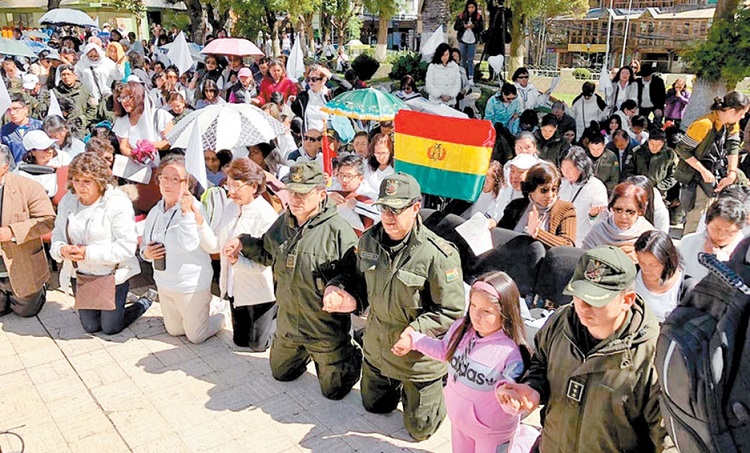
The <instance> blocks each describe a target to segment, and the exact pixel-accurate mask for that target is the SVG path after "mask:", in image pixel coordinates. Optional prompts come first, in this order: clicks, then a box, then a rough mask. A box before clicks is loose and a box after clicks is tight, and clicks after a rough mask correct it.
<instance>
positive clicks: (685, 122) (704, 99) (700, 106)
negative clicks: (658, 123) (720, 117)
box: [682, 0, 740, 129]
mask: <svg viewBox="0 0 750 453" xmlns="http://www.w3.org/2000/svg"><path fill="white" fill-rule="evenodd" d="M739 5H740V0H718V2H717V3H716V11H715V12H714V22H716V21H717V20H719V19H724V20H733V19H734V13H735V11H737V8H738V7H739ZM734 87H735V85H734V84H732V85H731V86H730V85H728V84H727V83H726V82H725V81H722V80H718V81H709V80H705V79H703V78H696V80H695V82H694V83H693V92H692V94H691V95H690V101H689V102H688V104H687V106H685V111H684V112H683V114H682V127H683V129H684V128H687V126H689V125H690V123H692V122H693V121H695V120H696V119H698V118H700V117H701V116H703V115H705V114H706V113H708V110H709V107H710V106H711V104H712V103H713V100H714V98H715V97H717V96H724V95H725V94H727V93H728V92H729V91H731V90H733V89H734Z"/></svg>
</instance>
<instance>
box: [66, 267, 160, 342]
mask: <svg viewBox="0 0 750 453" xmlns="http://www.w3.org/2000/svg"><path fill="white" fill-rule="evenodd" d="M71 284H72V285H73V295H75V287H76V281H75V279H73V280H72V281H71ZM128 289H130V281H129V280H128V281H126V282H124V283H121V284H119V285H117V286H115V309H114V310H78V316H79V317H80V318H81V325H82V326H83V330H85V331H86V332H88V333H95V332H99V331H101V332H102V333H104V334H106V335H114V334H117V333H120V332H121V331H122V329H124V328H126V327H127V326H129V325H130V324H132V323H133V321H135V320H136V319H138V318H139V317H140V316H141V315H142V314H143V313H145V312H146V310H148V307H147V306H145V305H144V304H143V303H142V302H141V301H137V302H135V303H133V304H132V305H130V306H128V307H125V301H126V300H127V297H128Z"/></svg>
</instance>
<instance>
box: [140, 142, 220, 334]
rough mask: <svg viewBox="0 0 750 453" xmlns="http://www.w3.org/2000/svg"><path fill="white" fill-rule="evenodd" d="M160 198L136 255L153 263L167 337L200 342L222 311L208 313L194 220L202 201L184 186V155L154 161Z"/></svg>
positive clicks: (207, 276) (205, 268)
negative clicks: (179, 336)
mask: <svg viewBox="0 0 750 453" xmlns="http://www.w3.org/2000/svg"><path fill="white" fill-rule="evenodd" d="M157 180H158V181H159V190H160V191H161V195H162V199H161V200H160V201H159V202H158V203H157V204H156V206H154V207H153V208H152V209H151V211H150V212H149V213H148V217H146V222H145V224H144V227H143V240H142V242H141V257H142V258H143V259H145V260H146V261H150V262H152V263H153V264H154V281H156V288H157V290H158V291H159V303H160V305H161V312H162V316H163V317H164V326H165V327H166V328H167V332H168V333H169V334H170V335H172V336H178V335H185V336H186V337H187V339H188V340H189V341H190V342H191V343H202V342H204V341H206V339H208V338H209V337H211V336H212V335H214V334H216V333H217V332H219V331H220V330H221V329H222V328H224V324H225V317H224V314H223V313H216V314H213V315H211V314H210V313H209V312H210V304H211V297H212V296H211V278H212V277H213V269H212V268H211V256H210V255H209V253H208V252H207V251H206V250H204V249H203V247H202V244H201V235H200V233H199V225H204V227H205V228H208V227H207V225H205V222H204V219H205V218H206V214H205V211H204V210H203V205H201V204H200V202H198V200H196V199H195V197H193V195H192V194H191V193H190V191H189V190H188V181H189V175H188V173H187V170H186V169H185V158H184V157H183V156H180V155H175V154H171V155H169V156H167V157H165V158H164V159H162V161H161V162H160V163H159V167H158V169H157Z"/></svg>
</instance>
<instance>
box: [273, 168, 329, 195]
mask: <svg viewBox="0 0 750 453" xmlns="http://www.w3.org/2000/svg"><path fill="white" fill-rule="evenodd" d="M283 182H284V183H285V184H286V186H285V187H284V189H286V190H288V191H290V192H297V193H308V192H310V191H311V190H313V189H314V188H316V187H318V186H320V185H323V184H325V178H324V177H323V170H322V169H321V168H320V164H319V163H318V162H302V163H299V164H294V165H292V168H290V169H289V174H288V175H286V176H285V177H284V180H283Z"/></svg>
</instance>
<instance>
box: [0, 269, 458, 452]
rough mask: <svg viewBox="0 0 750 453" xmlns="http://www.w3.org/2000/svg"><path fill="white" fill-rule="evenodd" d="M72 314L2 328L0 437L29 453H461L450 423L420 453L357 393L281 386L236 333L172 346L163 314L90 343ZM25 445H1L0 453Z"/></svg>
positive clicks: (56, 302) (394, 417)
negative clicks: (335, 397)
mask: <svg viewBox="0 0 750 453" xmlns="http://www.w3.org/2000/svg"><path fill="white" fill-rule="evenodd" d="M54 278H55V277H53V279H54ZM135 292H137V293H139V292H142V291H135ZM72 305H73V301H72V298H70V297H68V296H65V295H64V294H63V293H61V292H60V291H58V290H52V291H49V292H48V302H47V304H46V305H45V307H44V309H43V310H42V312H41V313H40V314H39V316H38V317H35V318H28V319H23V318H19V317H17V316H15V315H13V314H11V315H7V316H4V317H2V318H0V432H1V431H6V430H10V431H13V432H15V433H17V434H19V435H21V436H22V437H23V439H24V441H25V443H26V452H29V453H44V452H54V453H63V452H74V453H85V452H96V453H120V452H148V453H156V452H235V451H236V452H263V453H274V452H302V451H304V452H307V451H312V452H326V453H336V452H352V451H360V452H449V451H451V447H450V422H449V420H447V419H446V421H445V422H444V424H443V426H442V427H441V428H440V430H439V431H438V432H437V434H435V435H434V436H433V437H432V438H430V439H429V440H427V441H425V442H420V443H414V442H411V441H410V440H409V436H408V434H407V433H406V431H405V430H404V428H403V422H402V418H401V412H400V411H397V412H394V413H392V414H389V415H376V414H369V413H367V412H366V411H365V410H364V409H363V408H362V403H361V401H360V395H359V390H358V387H357V388H355V390H353V391H352V392H351V393H350V394H349V395H348V396H347V397H346V398H344V399H343V400H342V401H330V400H327V399H325V398H324V397H323V396H322V395H321V394H320V390H319V388H318V384H317V379H316V377H315V374H314V369H313V368H312V366H311V367H310V369H309V372H308V373H306V374H305V375H304V376H302V377H301V378H300V379H298V380H297V381H295V382H290V383H283V382H277V381H275V380H274V379H273V378H272V377H271V373H270V369H269V366H268V353H249V352H245V351H242V350H241V348H237V347H236V346H234V345H233V344H232V339H231V332H230V331H228V330H224V331H222V332H221V333H220V334H219V335H218V336H217V337H214V338H211V339H209V340H208V341H206V342H205V343H203V344H200V345H193V344H190V343H189V342H187V340H186V339H185V338H184V337H181V338H175V337H171V336H169V335H168V334H167V333H166V331H165V330H164V324H163V322H162V320H161V316H160V308H159V304H158V303H155V304H154V305H153V306H152V307H151V308H150V309H149V311H148V312H147V313H146V315H144V317H142V318H141V319H139V320H138V321H136V322H135V323H134V324H133V325H131V326H130V327H129V328H127V329H125V330H124V331H123V332H122V333H120V334H119V335H114V336H106V335H89V334H86V333H85V332H84V331H83V329H82V328H81V325H80V322H79V320H78V316H77V315H76V313H75V311H74V310H73V308H72ZM17 445H18V443H17V441H15V443H14V439H11V438H10V437H9V436H0V450H1V451H3V452H7V451H13V447H16V448H17Z"/></svg>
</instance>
